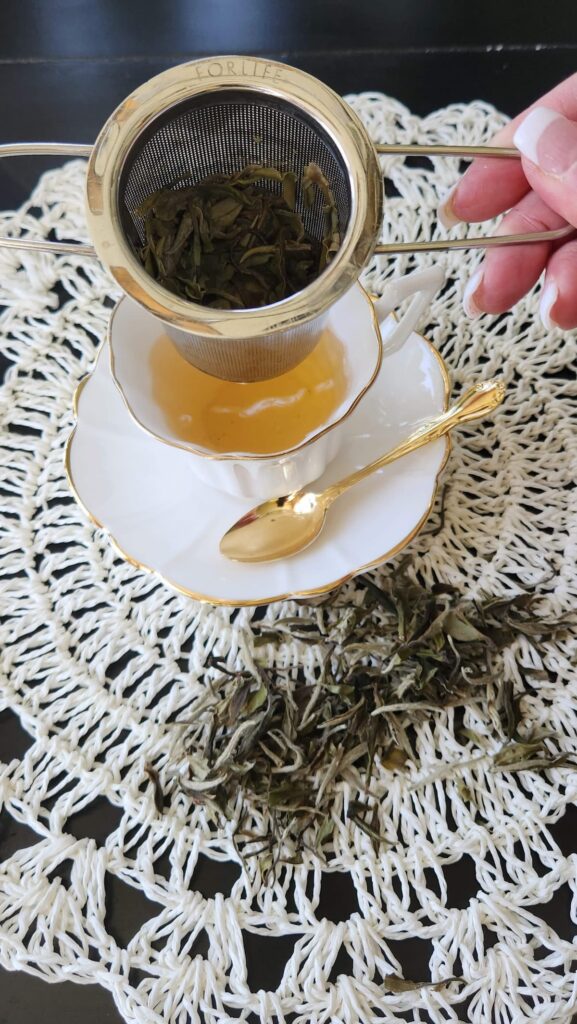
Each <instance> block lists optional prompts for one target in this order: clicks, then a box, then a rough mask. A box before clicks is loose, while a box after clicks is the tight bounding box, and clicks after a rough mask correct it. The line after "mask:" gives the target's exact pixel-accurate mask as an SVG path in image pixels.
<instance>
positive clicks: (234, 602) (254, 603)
mask: <svg viewBox="0 0 577 1024" xmlns="http://www.w3.org/2000/svg"><path fill="white" fill-rule="evenodd" d="M415 333H418V332H415ZM419 337H421V338H422V339H423V341H424V342H425V344H426V345H428V347H429V348H430V350H431V352H432V353H433V355H434V357H435V359H436V360H437V363H438V364H439V369H440V371H441V376H442V378H443V383H444V385H445V396H444V403H443V405H444V409H445V410H446V409H447V408H448V405H449V395H450V389H451V385H450V381H449V374H448V371H447V367H446V365H445V362H444V360H443V357H442V356H441V354H440V353H439V352H438V351H437V349H436V348H435V346H434V345H433V344H432V342H430V341H429V340H428V338H426V337H425V336H424V334H420V335H419ZM105 343H106V342H103V343H102V345H101V346H100V348H99V349H98V353H97V357H96V361H97V360H98V359H99V358H100V354H101V350H102V347H103V345H104V344H105ZM95 365H96V363H95ZM90 376H91V374H88V375H87V376H86V377H84V378H83V379H82V380H81V381H80V383H79V384H78V387H77V388H76V391H75V394H74V398H73V410H74V414H75V416H76V417H77V416H78V408H79V402H80V398H81V396H82V392H83V390H84V387H85V385H86V384H87V382H88V380H89V378H90ZM77 426H78V423H75V425H74V427H73V428H72V430H71V432H70V434H69V436H68V439H67V441H66V447H65V451H64V468H65V472H66V477H67V480H68V485H69V487H70V489H71V491H72V494H73V495H74V498H75V499H76V501H77V503H78V505H79V506H80V508H81V509H82V510H83V512H84V513H85V515H86V516H87V517H88V519H89V520H90V521H91V522H92V523H93V524H94V525H95V526H97V527H98V528H99V529H101V530H104V531H105V532H106V534H107V536H108V539H109V541H110V543H111V544H112V546H113V547H114V548H115V549H116V551H117V552H118V554H119V555H120V556H121V558H124V559H125V561H127V562H128V563H129V564H130V565H132V566H134V568H136V569H141V570H142V571H143V572H148V573H150V574H151V575H153V576H156V577H157V579H159V580H160V581H161V582H162V583H164V584H166V586H168V587H170V588H171V589H172V590H176V591H177V592H178V593H179V594H184V596H185V597H190V598H192V599H193V600H195V601H200V602H202V603H203V604H213V605H216V606H218V607H223V608H256V607H258V606H259V605H263V604H273V603H274V602H276V601H292V600H297V599H302V598H307V597H319V596H320V595H322V594H328V593H330V591H331V590H336V588H337V587H340V586H342V585H343V583H347V582H348V580H351V579H353V578H354V577H355V576H358V575H359V573H362V572H368V571H369V570H370V569H376V568H377V566H379V565H382V564H383V562H386V561H388V560H389V559H391V558H394V557H395V555H398V554H399V552H400V551H402V550H403V548H405V547H406V546H407V545H408V544H410V543H411V541H412V540H414V538H415V537H416V536H417V534H418V533H420V531H421V529H422V528H423V526H424V525H425V523H426V521H427V519H428V518H429V515H430V513H431V509H432V508H433V505H434V503H435V499H436V497H437V492H438V489H439V482H440V479H441V475H442V473H443V470H444V469H445V466H446V465H447V460H448V458H449V454H450V452H451V447H452V444H451V436H450V434H449V435H447V436H446V437H445V453H444V456H443V459H442V462H441V465H440V466H439V469H438V470H437V473H436V476H435V485H434V488H433V493H432V495H431V500H430V502H429V505H428V506H427V509H426V510H425V512H424V513H423V515H422V516H421V518H420V520H419V522H418V523H417V525H416V526H415V527H414V528H413V529H412V530H411V532H410V533H408V534H407V536H406V537H404V538H403V540H402V541H399V543H398V544H396V545H395V546H394V547H393V548H390V550H389V551H386V552H385V553H384V554H383V555H379V557H378V558H375V559H373V560H371V561H370V562H366V563H365V564H364V565H360V566H359V567H358V568H356V569H353V571H352V572H349V573H346V574H345V575H344V576H341V577H340V578H339V579H336V580H334V581H332V582H331V583H327V584H324V585H323V586H321V587H311V588H310V589H307V590H297V591H293V592H289V593H286V594H275V595H273V596H271V597H259V598H256V599H251V600H246V599H245V598H240V599H232V598H231V599H227V600H224V599H223V598H219V597H211V596H210V595H208V594H199V593H197V592H196V591H194V590H189V589H188V588H187V587H183V586H181V585H180V584H179V583H175V582H174V581H173V580H169V579H168V578H167V577H166V576H163V575H162V573H160V572H158V570H157V569H154V568H153V567H152V566H150V565H145V564H144V563H143V562H139V561H138V560H137V559H136V558H134V557H133V556H132V555H130V554H128V552H127V551H125V550H124V548H122V547H121V546H120V544H119V543H118V541H117V540H116V538H115V537H114V535H113V534H112V533H111V532H110V531H109V530H108V529H107V527H106V526H104V524H103V523H101V522H99V520H98V519H97V518H96V516H94V515H93V514H92V512H91V511H90V509H89V508H88V507H87V506H86V505H85V504H84V502H83V501H82V499H81V498H80V495H79V493H78V491H77V489H76V486H75V483H74V478H73V475H72V469H71V466H70V449H71V446H72V441H73V439H74V435H75V433H76V428H77Z"/></svg>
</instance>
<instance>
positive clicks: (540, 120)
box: [513, 107, 577, 175]
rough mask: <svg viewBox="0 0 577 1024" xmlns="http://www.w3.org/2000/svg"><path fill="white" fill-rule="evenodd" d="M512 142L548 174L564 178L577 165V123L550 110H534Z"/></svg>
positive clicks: (536, 108)
mask: <svg viewBox="0 0 577 1024" xmlns="http://www.w3.org/2000/svg"><path fill="white" fill-rule="evenodd" d="M513 141H514V143H515V145H516V147H517V149H518V150H520V152H521V153H522V154H523V156H526V157H527V159H528V160H531V161H532V162H533V163H534V164H537V166H538V167H540V168H541V170H542V171H545V172H546V173H547V174H556V175H563V174H565V173H566V171H568V170H569V168H570V167H572V166H573V165H574V164H575V163H577V124H575V122H574V121H569V120H568V119H567V118H566V117H563V115H562V114H559V113H558V112H557V111H556V110H550V109H549V108H548V107H535V109H534V110H532V111H531V113H530V114H528V115H527V117H526V118H525V120H524V121H523V122H522V123H521V124H520V125H519V127H518V128H517V131H516V132H515V134H514V136H513Z"/></svg>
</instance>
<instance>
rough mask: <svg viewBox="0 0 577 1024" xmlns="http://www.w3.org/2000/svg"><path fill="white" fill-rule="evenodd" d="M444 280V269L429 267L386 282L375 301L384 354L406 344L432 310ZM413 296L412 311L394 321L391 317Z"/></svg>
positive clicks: (410, 309) (410, 307)
mask: <svg viewBox="0 0 577 1024" xmlns="http://www.w3.org/2000/svg"><path fill="white" fill-rule="evenodd" d="M444 281H445V271H444V270H443V269H442V267H427V268H426V269H425V270H416V271H415V272H414V273H413V274H406V275H405V276H404V277H396V278H394V279H393V280H392V281H388V282H387V284H386V285H385V287H384V290H383V293H382V295H381V297H380V298H379V299H376V301H375V302H374V307H375V312H376V314H377V318H378V320H379V322H380V325H381V334H382V338H383V353H384V354H385V355H391V354H392V353H393V352H397V351H398V350H399V349H400V347H401V345H403V344H404V342H405V341H406V340H407V338H408V337H409V335H410V334H411V333H412V331H414V330H415V328H416V327H417V325H418V324H419V321H420V320H421V319H422V318H423V316H424V314H425V313H426V312H427V310H428V309H429V307H430V305H431V302H432V300H433V297H434V296H435V294H436V293H437V292H438V291H439V289H440V288H442V286H443V283H444ZM410 295H414V296H415V297H414V299H413V301H412V302H411V304H410V306H409V308H408V309H407V310H406V311H405V313H403V315H402V316H401V317H400V318H399V319H398V320H393V318H392V317H390V315H389V314H390V313H392V312H393V310H394V309H395V308H396V307H397V306H398V305H399V304H400V303H401V302H403V301H404V299H408V298H409V296H410Z"/></svg>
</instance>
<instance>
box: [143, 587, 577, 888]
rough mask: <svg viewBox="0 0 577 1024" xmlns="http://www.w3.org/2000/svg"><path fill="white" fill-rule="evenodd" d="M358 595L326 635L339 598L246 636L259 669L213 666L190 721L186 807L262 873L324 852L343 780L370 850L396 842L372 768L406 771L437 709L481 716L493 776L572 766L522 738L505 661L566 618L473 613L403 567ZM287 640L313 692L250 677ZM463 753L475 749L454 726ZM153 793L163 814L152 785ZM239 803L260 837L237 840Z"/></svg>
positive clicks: (290, 677)
mask: <svg viewBox="0 0 577 1024" xmlns="http://www.w3.org/2000/svg"><path fill="white" fill-rule="evenodd" d="M364 584H365V589H364V591H363V600H362V603H360V604H359V605H358V606H356V607H353V608H351V607H347V606H346V605H344V606H343V607H342V609H339V613H340V614H339V616H338V617H337V620H336V622H335V616H334V611H335V606H336V607H337V608H338V601H339V598H338V595H337V596H336V598H335V597H333V598H332V599H329V600H328V601H326V602H325V603H324V605H320V606H318V607H316V608H315V609H311V612H310V615H309V616H304V617H298V618H290V619H284V620H280V621H278V622H277V623H276V624H275V626H274V627H273V628H270V627H268V626H263V627H258V626H257V627H255V635H254V646H255V653H256V655H257V659H256V668H254V667H253V668H252V669H251V670H248V669H247V670H244V671H238V672H232V671H229V670H227V668H226V666H225V665H224V664H223V663H220V662H218V661H214V662H213V669H214V670H215V672H214V678H212V679H211V682H210V689H209V693H208V694H207V696H206V697H204V698H202V699H201V700H200V701H199V702H197V704H196V705H195V706H194V707H193V708H191V715H190V719H189V720H188V723H187V725H186V731H185V734H184V737H183V744H182V748H181V755H182V756H181V758H180V760H179V764H178V775H177V780H178V785H179V786H180V787H181V788H182V789H183V790H184V791H185V792H187V793H188V794H190V795H191V796H192V798H193V800H194V802H195V803H198V802H201V803H204V804H205V805H206V806H207V808H212V809H213V810H214V811H215V813H216V814H217V815H218V816H220V815H224V816H225V817H227V818H229V819H230V820H232V821H234V824H235V834H236V839H237V844H238V848H239V851H240V852H241V853H242V854H243V855H244V856H251V855H254V854H260V855H263V854H266V856H267V857H268V865H269V867H271V868H272V867H273V866H274V864H275V863H276V861H277V859H278V858H282V859H283V860H285V861H287V860H288V861H290V862H298V861H299V860H300V857H301V854H302V850H303V849H304V848H305V847H307V846H308V847H309V848H310V847H311V846H314V849H315V850H316V852H320V851H322V849H323V845H324V844H325V843H326V842H328V841H330V838H331V836H332V833H333V828H334V821H333V818H332V815H333V813H334V805H335V793H336V787H337V784H338V783H339V782H341V781H343V780H345V781H347V782H348V783H350V787H351V793H353V794H354V796H353V797H351V798H350V799H349V800H348V803H347V811H346V813H347V816H348V818H349V819H350V820H352V821H353V822H354V823H355V825H356V826H357V827H358V828H359V829H360V830H361V831H363V832H364V833H365V834H366V835H368V836H369V837H370V838H371V840H372V842H373V845H374V846H375V847H378V846H380V845H381V844H382V843H388V842H391V841H394V839H395V837H394V836H389V835H388V834H387V835H383V834H382V828H381V827H380V826H379V813H378V810H379V794H378V793H377V792H375V791H374V790H373V788H372V786H371V777H372V774H373V769H374V767H375V765H377V764H379V765H380V766H381V767H384V768H386V769H389V770H391V771H396V770H402V769H403V768H404V766H405V765H406V764H409V763H410V762H413V763H415V761H416V760H417V758H416V754H415V747H414V735H413V729H414V724H415V722H418V721H424V720H426V719H427V718H430V717H431V716H432V715H435V714H436V713H438V711H439V710H440V709H442V708H444V707H448V706H452V707H457V708H458V707H462V706H464V705H466V704H468V703H470V702H471V701H475V702H476V703H478V704H481V705H483V704H484V705H485V706H486V710H487V715H486V718H487V722H488V724H489V726H490V727H491V728H492V731H493V733H494V740H497V743H498V747H497V752H496V753H492V754H491V755H488V757H489V765H488V766H489V767H490V770H492V771H497V772H500V771H522V770H527V769H530V770H534V771H541V770H545V769H548V768H554V767H567V768H573V767H577V761H576V760H575V758H574V757H573V756H572V755H568V754H567V753H565V752H563V750H560V749H559V744H558V743H556V740H555V737H554V736H550V735H546V734H544V735H531V734H528V731H527V729H526V728H525V727H524V726H523V721H522V696H523V694H522V693H521V692H515V691H514V688H513V683H512V682H511V680H510V679H509V678H508V677H506V676H505V674H504V665H503V659H502V652H503V651H504V649H505V648H507V647H509V646H510V645H511V644H513V643H515V642H516V641H518V640H519V638H520V637H523V636H526V637H529V638H530V639H531V642H532V643H534V644H538V642H539V641H540V640H541V639H544V638H546V637H551V636H562V635H563V634H564V633H566V632H567V630H568V629H569V628H570V626H571V622H570V621H569V619H559V620H556V621H549V620H548V619H545V618H542V617H541V616H540V615H539V603H540V598H539V595H538V594H537V593H534V592H530V593H521V594H519V595H518V596H516V597H512V598H492V597H489V596H487V597H485V598H483V599H481V600H478V601H475V602H471V601H468V600H465V599H463V598H462V596H461V595H460V594H459V592H458V591H457V590H456V589H455V588H454V587H450V586H445V585H437V586H435V587H433V588H432V589H431V590H430V591H429V590H427V589H425V588H424V587H422V586H421V585H420V584H419V583H417V582H416V581H415V580H414V579H413V578H412V577H411V575H410V573H409V572H408V571H407V569H406V568H403V567H401V569H400V570H399V571H398V572H397V573H396V574H395V575H394V576H392V577H390V578H389V579H388V580H387V581H386V582H385V583H383V585H382V586H377V585H376V584H375V583H374V582H373V581H372V580H371V579H370V577H365V578H364ZM573 625H574V623H573ZM292 639H298V640H300V641H301V642H304V643H305V644H313V645H315V646H317V647H318V648H320V649H321V651H322V663H323V668H322V671H321V672H320V673H319V674H318V678H317V680H316V683H315V684H314V685H311V684H310V682H307V681H305V680H304V679H303V680H301V679H299V677H298V674H297V675H296V676H295V674H294V673H289V672H278V671H273V670H271V669H269V668H266V667H265V666H264V665H262V666H260V665H259V664H258V651H259V648H264V647H265V646H266V645H269V644H274V645H280V644H283V643H286V642H290V641H291V640H292ZM532 678H533V677H532ZM489 698H490V700H491V702H492V705H493V707H492V708H491V709H489V708H488V706H487V705H488V702H489ZM491 723H493V725H492V726H491ZM461 740H462V742H463V746H464V747H465V746H467V745H469V744H471V743H472V744H473V746H474V747H475V746H478V737H476V736H473V735H471V734H470V733H469V732H468V731H467V729H466V728H464V727H463V728H462V736H461ZM494 747H495V744H494V742H493V749H494ZM468 756H470V755H465V754H464V757H463V762H465V761H467V758H468ZM485 756H487V755H486V754H484V753H482V754H481V757H485ZM455 768H456V769H457V770H458V768H459V765H456V766H455ZM155 786H156V789H155V800H156V806H157V808H159V807H161V806H162V801H163V795H162V790H161V789H160V788H159V787H160V780H159V779H158V778H157V779H156V780H155ZM248 804H252V805H256V806H258V808H259V809H260V810H261V811H265V812H268V819H267V820H268V821H269V827H268V831H266V832H265V834H263V835H255V834H254V833H250V832H247V831H246V830H245V829H244V826H243V817H244V813H243V808H245V807H247V806H248ZM265 817H266V815H265Z"/></svg>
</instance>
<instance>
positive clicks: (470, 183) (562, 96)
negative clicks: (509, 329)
mask: <svg viewBox="0 0 577 1024" xmlns="http://www.w3.org/2000/svg"><path fill="white" fill-rule="evenodd" d="M512 143H513V145H515V146H516V147H517V149H518V150H520V152H521V153H522V155H523V157H522V160H521V161H517V160H506V159H504V160H498V159H493V158H491V159H478V160H475V161H474V162H473V163H472V164H471V166H470V167H469V169H468V170H467V171H466V172H465V174H464V175H463V177H462V178H461V179H460V181H459V182H458V183H457V185H456V186H455V187H454V188H453V189H452V190H451V192H450V193H449V194H448V196H447V197H446V198H445V200H444V202H443V203H442V204H441V206H440V208H439V218H440V220H441V221H442V223H443V224H444V225H445V227H451V226H452V225H453V224H457V223H458V222H459V221H479V220H486V219H487V218H489V217H495V216H497V214H499V213H503V212H504V211H505V210H509V213H507V214H506V216H505V217H504V218H503V220H502V222H501V224H500V225H499V228H498V230H497V234H502V235H508V234H512V233H513V232H520V231H544V230H551V229H553V228H559V227H563V226H564V225H566V224H572V225H573V226H574V227H575V228H577V74H576V75H572V76H571V78H568V79H567V80H566V81H565V82H562V83H561V84H560V85H558V86H556V87H555V89H552V90H551V92H548V93H547V94H546V95H545V96H543V97H542V99H540V100H538V101H537V102H536V103H534V104H533V105H532V106H531V107H529V108H528V110H525V111H523V113H522V114H519V115H518V117H516V118H515V119H514V120H513V121H511V123H510V124H508V125H507V126H506V127H505V128H503V129H502V130H501V131H500V132H498V133H497V135H495V137H494V139H492V144H494V145H499V146H507V145H508V146H510V145H511V144H512ZM543 270H545V283H544V286H543V289H542V292H541V302H540V309H539V311H540V315H541V320H542V321H543V324H544V326H545V327H546V328H551V327H562V328H563V329H565V330H567V329H569V328H571V327H577V237H576V238H570V239H569V241H563V242H553V243H551V242H532V243H530V244H527V245H518V246H517V245H514V246H510V247H507V248H497V249H489V250H488V251H487V253H486V256H485V259H484V261H483V263H482V264H481V267H480V268H479V270H478V271H477V272H476V273H475V274H473V276H472V278H471V280H470V281H469V284H468V285H467V288H466V289H465V295H464V297H463V304H464V306H465V311H466V313H467V314H468V315H469V316H471V317H475V316H479V315H480V314H481V313H482V312H486V313H502V312H504V310H506V309H510V308H511V306H513V305H514V304H515V303H516V302H517V301H518V300H519V299H520V298H521V297H522V296H523V295H525V294H526V292H528V291H530V289H531V288H532V287H533V285H534V284H535V283H536V282H537V280H538V279H539V277H540V276H541V274H542V272H543Z"/></svg>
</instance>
